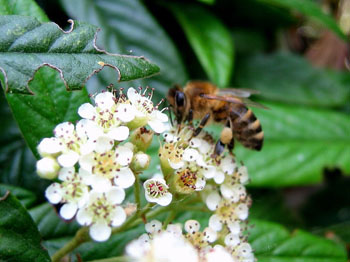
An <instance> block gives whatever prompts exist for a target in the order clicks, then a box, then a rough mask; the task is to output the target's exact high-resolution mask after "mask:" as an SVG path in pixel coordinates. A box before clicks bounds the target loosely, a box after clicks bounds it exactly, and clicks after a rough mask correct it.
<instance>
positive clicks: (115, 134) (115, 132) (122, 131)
mask: <svg viewBox="0 0 350 262" xmlns="http://www.w3.org/2000/svg"><path fill="white" fill-rule="evenodd" d="M107 136H108V137H110V138H112V139H114V140H117V141H124V140H126V139H127V138H128V137H129V128H128V127H127V126H118V127H115V128H112V129H111V130H110V131H109V132H108V133H107Z"/></svg>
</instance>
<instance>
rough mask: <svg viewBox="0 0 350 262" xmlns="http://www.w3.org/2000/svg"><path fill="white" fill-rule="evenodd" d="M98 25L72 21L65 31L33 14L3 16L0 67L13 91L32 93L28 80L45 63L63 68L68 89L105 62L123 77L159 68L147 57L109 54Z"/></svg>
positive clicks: (76, 86) (143, 74)
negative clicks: (100, 40)
mask: <svg viewBox="0 0 350 262" xmlns="http://www.w3.org/2000/svg"><path fill="white" fill-rule="evenodd" d="M96 31H97V27H96V26H92V25H89V24H86V23H83V22H72V27H71V29H70V30H69V31H67V32H65V31H63V30H62V29H60V28H59V27H58V26H57V25H56V24H54V23H40V22H39V21H38V20H36V19H35V18H32V17H25V16H16V15H13V16H0V34H1V35H2V38H1V40H0V71H1V72H2V75H3V86H4V87H5V89H6V91H7V92H10V93H24V94H32V91H31V90H30V89H29V88H28V82H29V81H31V80H32V79H33V77H34V73H35V72H36V71H37V70H38V69H39V68H40V67H43V66H49V67H51V68H54V69H56V70H57V71H59V73H60V76H61V78H62V79H63V81H64V83H65V86H66V88H67V89H68V90H76V89H81V88H82V86H83V85H84V83H85V82H86V81H87V79H89V78H90V77H91V76H92V75H93V74H95V73H96V72H99V71H100V70H102V69H103V68H104V67H105V66H109V67H112V68H113V69H115V70H116V72H117V79H118V80H119V81H129V80H133V79H137V78H143V77H148V76H152V75H154V74H156V73H158V71H159V68H158V66H156V65H155V64H152V63H151V62H149V61H148V60H146V59H145V58H143V57H137V56H126V55H115V54H109V53H107V52H106V51H103V50H100V49H99V48H98V47H97V46H96V45H95V41H96V36H97V35H96Z"/></svg>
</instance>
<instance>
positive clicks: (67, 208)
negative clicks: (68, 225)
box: [60, 203, 78, 220]
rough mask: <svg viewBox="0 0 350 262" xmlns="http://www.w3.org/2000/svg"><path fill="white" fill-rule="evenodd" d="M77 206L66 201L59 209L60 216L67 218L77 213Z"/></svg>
mask: <svg viewBox="0 0 350 262" xmlns="http://www.w3.org/2000/svg"><path fill="white" fill-rule="evenodd" d="M77 210H78V206H77V204H75V203H66V204H64V205H63V206H62V207H61V209H60V215H61V217H62V218H64V219H66V220H69V219H72V218H73V217H74V215H75V214H76V213H77Z"/></svg>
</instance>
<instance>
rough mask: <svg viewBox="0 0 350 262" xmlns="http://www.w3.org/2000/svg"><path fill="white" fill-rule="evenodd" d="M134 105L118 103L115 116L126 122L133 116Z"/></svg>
mask: <svg viewBox="0 0 350 262" xmlns="http://www.w3.org/2000/svg"><path fill="white" fill-rule="evenodd" d="M135 111H136V110H135V107H134V106H132V105H130V104H124V103H123V104H119V105H118V106H117V109H116V113H115V116H116V117H117V119H119V120H120V121H122V122H124V123H128V122H130V121H132V120H133V119H134V118H135V114H136V112H135Z"/></svg>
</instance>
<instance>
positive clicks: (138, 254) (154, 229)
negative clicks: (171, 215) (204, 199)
mask: <svg viewBox="0 0 350 262" xmlns="http://www.w3.org/2000/svg"><path fill="white" fill-rule="evenodd" d="M145 229H146V232H147V233H145V234H143V235H141V236H140V237H139V238H138V239H136V240H133V241H132V242H130V243H129V244H128V245H127V247H126V254H127V256H128V257H130V258H131V260H132V261H137V262H148V261H152V262H158V261H159V262H160V261H162V262H173V261H174V262H178V261H187V262H216V261H220V262H251V261H254V255H253V253H252V248H251V246H250V245H249V244H248V243H246V242H241V243H239V244H238V245H236V247H235V248H232V243H231V242H232V240H230V239H229V238H225V240H224V245H220V244H215V245H214V243H215V242H216V241H217V240H219V238H218V234H217V232H216V231H214V230H212V229H211V228H210V227H207V228H205V229H204V230H203V231H202V232H201V231H200V224H199V222H198V221H196V220H188V221H186V223H185V225H184V229H185V232H186V233H183V231H182V226H181V224H169V225H167V227H166V229H165V230H162V223H161V222H160V221H158V220H152V221H150V222H149V223H147V224H146V225H145Z"/></svg>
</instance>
